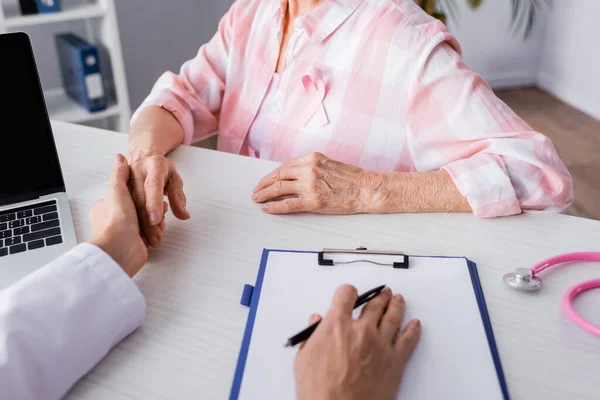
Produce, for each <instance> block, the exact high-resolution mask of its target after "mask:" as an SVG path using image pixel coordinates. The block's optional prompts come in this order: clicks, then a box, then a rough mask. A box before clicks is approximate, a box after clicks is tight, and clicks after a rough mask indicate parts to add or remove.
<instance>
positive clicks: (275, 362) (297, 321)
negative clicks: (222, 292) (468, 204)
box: [239, 252, 503, 400]
mask: <svg viewBox="0 0 600 400" xmlns="http://www.w3.org/2000/svg"><path fill="white" fill-rule="evenodd" d="M356 257H357V256H356V255H342V256H340V255H337V256H336V260H338V261H342V260H344V259H347V260H348V261H349V260H353V259H356ZM362 258H364V257H362ZM344 283H349V284H352V285H354V286H356V287H357V289H358V292H359V293H363V292H366V291H368V290H370V289H372V288H374V287H377V286H380V285H388V286H389V287H391V288H392V290H393V291H394V293H401V294H402V295H403V296H404V297H405V299H406V301H407V315H406V317H405V322H406V321H408V320H410V319H411V318H419V319H420V320H421V323H422V326H423V329H422V337H421V341H420V343H419V345H418V346H417V349H416V350H415V353H414V354H413V357H412V359H411V361H410V363H409V366H408V368H407V369H406V372H405V374H404V378H403V381H402V385H401V387H400V394H399V398H400V399H402V400H427V399H432V400H433V399H446V400H451V399H456V400H469V399H473V400H475V399H477V400H479V399H487V400H494V399H499V400H501V399H502V398H503V395H502V391H501V388H500V384H499V382H498V376H497V373H496V369H495V367H494V363H493V358H492V355H491V352H490V348H489V344H488V341H487V337H486V334H485V329H484V326H483V323H482V320H481V315H480V313H479V307H478V305H477V300H476V298H475V294H474V291H473V286H472V283H471V278H470V274H469V269H468V265H467V262H466V260H465V259H456V258H450V259H441V258H418V257H411V258H410V268H409V269H408V270H403V269H393V268H391V267H383V266H376V265H373V264H368V263H357V264H350V265H341V266H333V267H322V266H319V265H318V263H317V255H316V254H309V253H307V254H302V253H284V252H271V253H270V254H269V258H268V262H267V268H266V272H265V276H264V280H263V285H262V290H261V293H260V300H259V306H258V311H257V313H256V319H255V322H254V329H253V332H252V340H251V342H250V348H249V351H248V357H247V360H246V366H245V369H244V377H243V380H242V385H241V390H240V396H239V398H240V399H293V398H294V397H295V389H294V376H293V360H294V357H295V354H296V350H295V349H289V348H287V349H286V348H284V347H283V345H284V343H285V342H286V340H287V339H288V338H289V337H290V336H293V335H294V334H296V333H298V332H299V331H300V330H302V329H304V328H306V326H307V323H308V317H309V316H310V314H312V313H315V312H318V313H320V314H321V315H325V314H326V312H327V309H328V308H329V304H330V302H331V298H332V296H333V293H334V292H335V290H336V289H337V288H338V286H340V285H342V284H344Z"/></svg>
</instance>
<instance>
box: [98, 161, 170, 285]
mask: <svg viewBox="0 0 600 400" xmlns="http://www.w3.org/2000/svg"><path fill="white" fill-rule="evenodd" d="M129 177H130V175H129V164H127V160H126V159H125V157H123V156H122V155H120V154H118V155H117V156H116V158H115V161H114V163H113V168H112V172H111V177H110V181H109V183H108V187H107V188H106V192H105V193H104V197H103V198H102V199H101V200H100V201H98V202H97V203H96V204H95V205H94V207H93V208H92V211H91V213H90V219H91V221H92V227H93V229H94V236H93V237H92V238H91V239H90V241H89V242H90V243H91V244H94V245H96V246H98V247H100V248H101V249H102V250H104V251H105V252H106V253H107V254H108V255H109V256H111V257H112V258H113V259H114V260H115V261H116V262H117V264H119V265H120V266H121V268H123V270H124V271H125V272H126V273H127V274H128V275H129V276H131V277H133V276H134V275H135V274H136V273H137V272H138V271H139V270H140V269H141V268H142V266H143V265H144V264H145V263H146V261H147V259H148V249H147V247H146V244H145V243H144V241H143V239H142V237H141V236H140V227H139V223H138V218H137V213H136V209H135V205H134V204H133V200H132V198H131V193H130V192H129V187H128V182H129ZM166 211H167V204H166V203H165V204H164V205H163V204H162V203H161V216H162V215H163V214H164V213H165V212H166Z"/></svg>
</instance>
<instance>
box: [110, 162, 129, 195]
mask: <svg viewBox="0 0 600 400" xmlns="http://www.w3.org/2000/svg"><path fill="white" fill-rule="evenodd" d="M129 177H130V169H129V164H128V163H127V160H126V159H125V157H124V156H123V155H121V154H117V155H116V156H115V158H114V161H113V165H112V170H111V173H110V179H109V181H108V187H107V194H110V193H111V192H116V194H117V195H120V196H124V195H127V196H129V187H128V182H129Z"/></svg>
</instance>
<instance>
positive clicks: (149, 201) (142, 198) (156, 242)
mask: <svg viewBox="0 0 600 400" xmlns="http://www.w3.org/2000/svg"><path fill="white" fill-rule="evenodd" d="M127 159H128V160H129V163H130V165H131V168H130V169H131V176H130V178H129V179H130V182H131V187H132V188H133V202H134V203H135V206H136V209H137V213H138V217H139V219H140V227H141V229H142V235H143V236H144V238H145V239H146V242H147V243H148V244H149V245H150V246H152V247H159V246H160V244H161V242H162V234H163V231H164V213H163V202H164V197H165V195H166V196H168V199H169V204H170V205H171V209H172V210H173V214H174V215H175V217H177V218H179V219H181V220H186V219H189V218H190V213H189V212H188V211H187V208H186V197H185V193H184V192H183V179H181V176H180V175H179V172H177V168H175V164H174V163H173V162H172V161H171V160H169V159H167V158H166V157H164V156H163V155H160V154H158V153H153V152H149V151H136V150H130V151H129V153H128V155H127Z"/></svg>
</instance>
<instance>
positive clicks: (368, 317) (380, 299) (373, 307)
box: [359, 287, 392, 327]
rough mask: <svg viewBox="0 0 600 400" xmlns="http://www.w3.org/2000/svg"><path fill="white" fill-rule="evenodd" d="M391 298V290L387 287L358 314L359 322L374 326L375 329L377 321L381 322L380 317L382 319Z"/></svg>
mask: <svg viewBox="0 0 600 400" xmlns="http://www.w3.org/2000/svg"><path fill="white" fill-rule="evenodd" d="M391 298H392V290H391V289H390V288H389V287H386V288H385V289H383V291H382V292H381V293H380V294H379V295H378V296H377V297H375V298H374V299H373V300H371V301H369V302H368V303H367V305H365V306H364V308H363V309H362V311H361V313H360V318H359V320H360V321H364V322H366V323H367V324H370V325H374V326H375V327H377V326H379V321H381V317H383V313H384V312H385V310H386V308H387V307H388V303H389V302H390V299H391Z"/></svg>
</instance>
